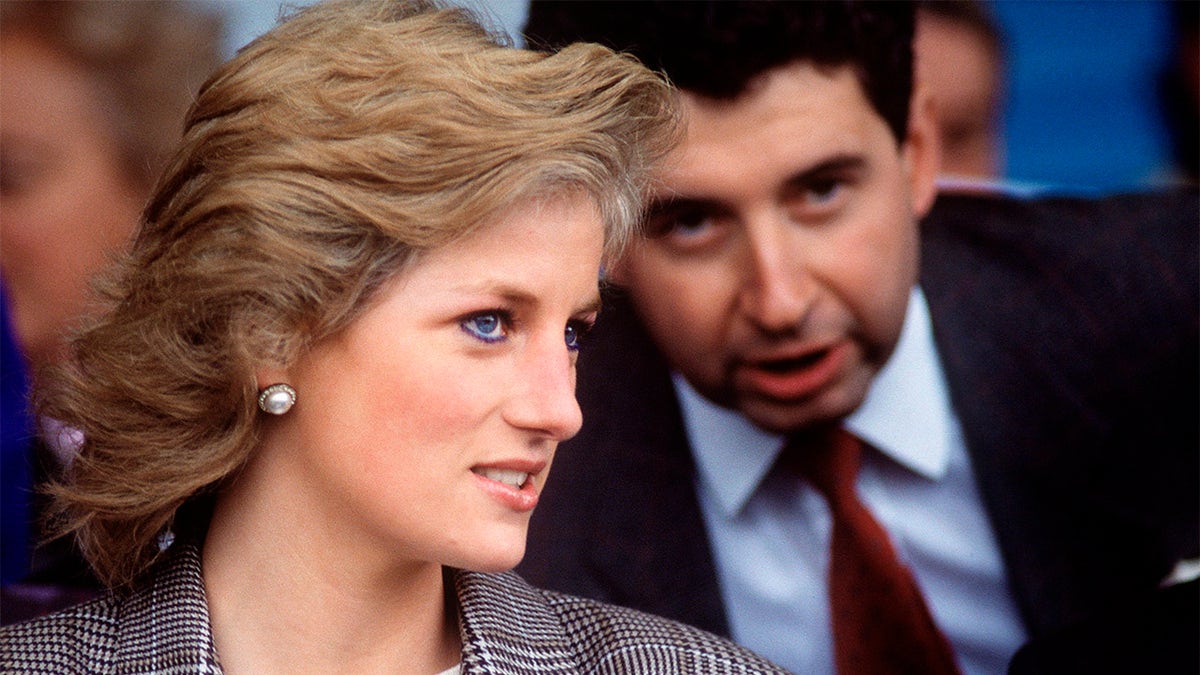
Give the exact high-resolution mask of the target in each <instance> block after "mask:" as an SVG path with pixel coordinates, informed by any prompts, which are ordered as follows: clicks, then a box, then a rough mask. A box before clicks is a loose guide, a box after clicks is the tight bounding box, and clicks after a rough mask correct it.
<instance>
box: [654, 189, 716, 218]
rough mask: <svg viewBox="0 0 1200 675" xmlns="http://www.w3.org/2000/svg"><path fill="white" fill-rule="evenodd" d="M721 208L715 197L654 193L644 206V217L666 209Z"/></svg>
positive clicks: (663, 211) (707, 209)
mask: <svg viewBox="0 0 1200 675" xmlns="http://www.w3.org/2000/svg"><path fill="white" fill-rule="evenodd" d="M718 208H721V202H720V200H717V199H708V198H703V197H687V196H684V195H678V194H671V195H655V196H653V197H651V198H650V201H649V203H648V204H647V206H646V217H647V218H651V217H654V216H655V215H657V214H660V213H665V212H668V211H680V210H693V209H695V210H702V211H712V210H714V209H718Z"/></svg>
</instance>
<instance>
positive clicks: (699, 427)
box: [672, 288, 955, 515]
mask: <svg viewBox="0 0 1200 675" xmlns="http://www.w3.org/2000/svg"><path fill="white" fill-rule="evenodd" d="M908 307H909V311H908V312H907V314H906V316H905V319H904V327H903V328H902V329H901V332H900V339H899V341H898V342H897V344H896V350H895V352H894V353H893V354H892V356H891V358H890V359H888V362H887V363H886V364H884V367H883V368H882V369H881V370H880V371H879V374H878V375H877V376H876V377H875V380H874V382H873V383H872V385H871V388H870V390H869V391H868V392H867V397H866V400H865V401H863V404H862V405H861V406H859V408H858V409H857V410H855V411H854V413H852V414H851V415H850V416H849V417H847V418H846V421H845V426H846V427H847V428H848V429H850V430H851V431H853V432H854V433H855V434H857V435H858V436H859V437H860V438H862V439H863V440H865V441H867V442H868V443H870V444H871V445H873V446H874V447H875V448H876V449H878V450H879V451H880V452H881V453H883V454H884V455H886V456H887V457H890V458H891V459H892V460H894V461H896V462H897V463H899V464H900V465H902V466H904V467H907V468H908V469H909V470H911V471H913V472H915V473H917V474H919V475H921V476H924V477H926V478H928V479H930V480H938V479H940V478H941V477H942V476H944V475H945V473H946V469H947V467H948V465H949V461H950V451H951V443H952V442H953V438H954V437H955V435H954V434H955V431H954V430H955V422H954V419H955V418H954V411H953V408H952V407H951V405H950V396H949V390H948V389H947V387H946V380H945V374H944V373H943V371H942V367H941V362H940V361H939V360H938V355H937V347H936V346H935V344H934V342H933V329H932V325H931V323H930V320H929V306H928V304H927V303H926V301H925V295H924V294H923V293H922V292H921V289H920V288H914V289H913V291H912V294H911V296H910V299H909V305H908ZM672 377H673V380H674V384H675V391H676V393H677V395H678V397H679V403H680V408H681V410H682V412H683V420H684V426H685V428H686V429H687V433H688V438H689V440H690V441H691V447H692V454H693V456H694V457H695V459H696V465H697V468H698V470H699V473H700V478H701V481H702V482H703V483H704V484H706V485H707V486H708V487H709V489H711V490H712V492H713V494H714V495H715V496H716V498H717V501H718V503H719V504H720V505H721V508H722V510H724V511H725V513H726V514H727V515H734V514H736V513H738V512H739V511H741V510H742V508H743V507H744V506H745V504H746V502H747V501H749V499H750V497H751V495H753V493H754V491H755V490H756V489H757V488H758V486H759V484H760V483H761V482H762V480H763V478H764V477H766V475H767V472H768V471H770V470H771V467H772V466H773V465H774V464H775V459H776V457H777V456H778V454H779V451H780V450H781V449H782V446H783V437H782V436H780V435H778V434H771V433H767V432H765V431H763V430H761V429H759V428H758V427H756V426H754V425H753V424H752V423H751V422H750V420H748V419H747V418H746V417H744V416H743V415H741V414H740V413H738V412H736V411H733V410H729V409H727V408H723V407H721V406H718V405H717V404H715V403H713V402H711V401H709V400H708V399H706V398H704V397H703V396H701V395H700V394H699V393H698V392H697V391H696V390H695V389H693V388H692V386H691V385H690V384H688V382H687V380H685V379H684V378H683V376H681V375H679V374H678V373H676V374H674V375H673V376H672Z"/></svg>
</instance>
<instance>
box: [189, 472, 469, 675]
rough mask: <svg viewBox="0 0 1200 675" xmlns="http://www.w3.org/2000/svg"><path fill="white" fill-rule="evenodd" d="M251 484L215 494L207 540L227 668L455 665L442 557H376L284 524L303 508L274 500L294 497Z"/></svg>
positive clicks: (211, 602) (208, 580) (431, 668)
mask: <svg viewBox="0 0 1200 675" xmlns="http://www.w3.org/2000/svg"><path fill="white" fill-rule="evenodd" d="M243 477H245V476H243ZM253 483H255V481H253V480H249V481H245V482H243V481H238V482H237V483H235V484H234V485H233V486H230V488H228V489H227V490H226V491H225V492H224V493H223V494H222V495H221V496H220V497H219V498H218V500H217V505H216V509H215V510H214V513H213V518H212V522H211V524H210V526H209V531H208V535H207V537H206V539H205V544H204V556H203V569H204V582H205V587H206V592H207V597H208V606H209V613H210V616H211V617H212V625H213V636H214V639H215V641H216V646H217V654H218V657H219V658H220V661H221V664H222V667H223V668H224V669H225V671H226V672H227V673H230V674H231V675H237V674H238V673H299V672H314V673H317V672H320V673H328V672H356V673H358V672H361V673H373V672H392V673H394V672H406V673H438V672H441V671H443V670H445V669H447V668H449V667H450V666H453V665H454V664H455V663H457V662H458V660H459V655H460V646H459V636H458V629H457V616H456V613H455V611H454V609H453V606H450V607H447V604H448V603H447V600H446V597H447V595H446V589H445V588H444V586H445V584H444V582H443V574H442V569H441V566H440V565H437V564H435V563H432V562H426V561H422V562H415V563H414V562H410V563H405V564H399V563H397V562H395V561H390V560H378V559H376V560H369V559H367V558H366V557H365V556H362V555H359V553H361V552H360V551H356V550H353V547H352V546H346V545H344V542H338V541H337V537H336V535H334V536H327V535H328V534H329V533H326V532H324V531H319V530H314V529H313V528H311V527H307V525H308V524H309V523H305V522H293V521H291V520H289V516H293V517H294V516H297V515H298V514H297V511H296V510H294V509H289V508H287V507H286V506H285V507H284V508H277V507H278V506H279V503H278V501H277V499H285V500H286V499H287V498H288V495H286V494H284V495H271V494H270V488H268V489H267V494H264V492H263V490H262V489H261V488H262V487H263V484H262V483H259V484H258V485H257V487H253V486H252V484H253ZM239 487H240V488H242V489H239ZM301 520H303V519H301Z"/></svg>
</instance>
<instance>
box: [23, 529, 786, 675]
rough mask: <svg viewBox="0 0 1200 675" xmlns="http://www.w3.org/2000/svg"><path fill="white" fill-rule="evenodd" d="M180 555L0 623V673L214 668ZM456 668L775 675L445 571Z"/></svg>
mask: <svg viewBox="0 0 1200 675" xmlns="http://www.w3.org/2000/svg"><path fill="white" fill-rule="evenodd" d="M177 549H178V550H177V551H176V552H175V553H174V555H172V556H171V558H170V559H169V560H167V561H166V563H165V564H164V565H162V566H161V567H160V568H159V569H158V570H157V571H156V572H155V573H154V575H153V578H152V579H151V581H150V582H149V583H147V584H146V585H144V586H143V587H142V588H141V589H140V590H138V591H136V592H134V593H132V594H129V595H125V596H116V595H106V596H104V597H102V598H99V599H96V600H93V601H91V602H88V603H86V604H83V605H79V606H78V607H74V608H71V609H67V610H63V611H61V612H59V613H56V614H52V615H49V616H45V617H41V618H38V619H34V620H33V621H29V622H26V623H19V624H14V625H11V626H5V627H3V628H0V672H4V673H29V674H36V673H46V674H47V675H49V674H54V675H62V674H65V673H88V674H89V675H100V674H103V673H124V674H130V673H212V674H214V675H215V674H219V673H220V672H221V666H220V663H219V660H218V658H217V652H216V645H215V644H214V642H213V637H212V628H211V626H210V624H209V617H208V605H207V601H206V599H205V595H204V580H203V578H202V576H201V571H200V551H199V549H197V548H196V547H194V546H188V545H179V546H177ZM454 586H455V590H456V592H457V596H458V606H459V619H460V621H459V625H460V628H459V630H460V635H461V637H462V643H463V649H462V673H463V675H471V674H474V675H485V674H486V675H504V674H509V675H524V674H526V673H528V674H532V673H545V674H547V675H549V674H551V673H554V674H558V675H565V674H569V673H595V674H597V675H599V674H600V673H611V674H613V675H624V674H625V673H711V674H713V675H716V674H718V673H721V674H725V675H744V674H745V673H777V674H779V675H783V673H784V671H783V670H780V669H779V668H777V667H775V666H773V665H771V664H770V663H768V662H766V661H764V660H762V659H760V658H758V657H757V656H754V655H753V654H751V653H749V652H747V651H745V650H744V649H741V648H740V647H737V646H736V645H733V644H732V643H730V642H727V641H725V640H723V639H721V638H718V637H717V636H715V635H711V634H708V633H704V632H702V631H699V630H696V629H695V628H692V627H690V626H684V625H682V624H678V623H675V622H673V621H667V620H665V619H662V618H659V617H655V616H650V615H647V614H642V613H640V612H635V611H632V610H629V609H626V608H623V607H612V606H609V605H604V604H601V603H597V602H595V601H592V600H585V599H582V598H574V597H569V596H565V595H562V594H559V593H553V592H550V591H541V590H538V589H535V588H531V587H530V586H529V585H528V584H526V583H525V582H524V581H522V580H521V579H520V578H519V577H517V576H516V575H514V574H511V573H510V574H480V573H476V572H464V571H458V572H456V573H455V574H454Z"/></svg>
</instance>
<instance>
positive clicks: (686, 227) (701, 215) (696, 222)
mask: <svg viewBox="0 0 1200 675" xmlns="http://www.w3.org/2000/svg"><path fill="white" fill-rule="evenodd" d="M712 224H713V219H712V217H711V216H710V215H709V213H708V212H707V211H705V210H703V209H678V210H676V211H674V212H672V213H670V214H663V219H662V221H661V229H660V231H659V232H657V233H656V234H659V235H662V236H667V235H670V236H672V237H684V238H687V237H694V236H697V235H700V234H703V233H704V231H705V230H706V229H707V228H709V227H711V226H712Z"/></svg>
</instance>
